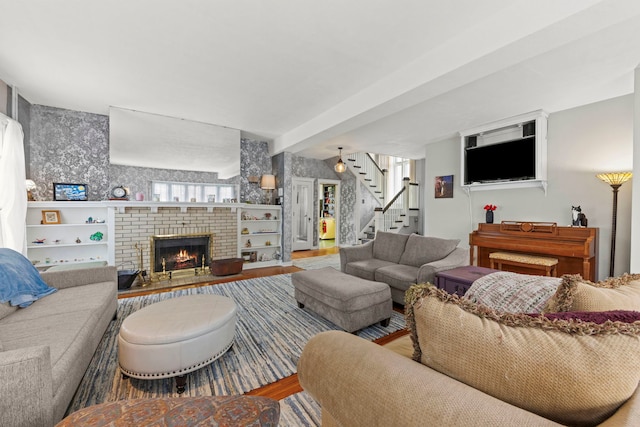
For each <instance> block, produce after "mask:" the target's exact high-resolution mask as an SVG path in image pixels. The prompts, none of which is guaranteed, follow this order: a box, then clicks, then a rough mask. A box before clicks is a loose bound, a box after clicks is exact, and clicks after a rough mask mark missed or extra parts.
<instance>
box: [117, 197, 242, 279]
mask: <svg viewBox="0 0 640 427" xmlns="http://www.w3.org/2000/svg"><path fill="white" fill-rule="evenodd" d="M237 230H238V214H237V211H236V209H235V208H231V207H213V208H212V207H196V206H194V207H149V206H140V207H136V206H126V207H123V208H120V209H118V210H116V213H115V227H114V233H115V239H114V240H115V242H114V246H115V265H116V266H125V268H130V267H132V266H135V268H142V269H144V270H147V272H149V273H152V272H153V271H154V270H155V269H156V268H157V263H156V262H154V260H153V258H152V253H151V252H152V247H151V245H152V244H153V241H152V236H168V235H185V236H186V235H191V236H193V235H207V236H210V238H211V240H212V242H210V246H209V248H210V249H209V252H210V253H209V254H208V255H207V254H205V257H206V258H210V259H214V260H215V259H224V258H235V257H237V256H238V255H237V254H238V234H237ZM141 253H142V264H143V265H139V264H140V254H141ZM183 256H184V258H186V259H187V260H186V261H185V263H192V262H194V261H188V259H190V258H192V257H193V255H192V254H188V255H183ZM166 258H167V257H165V263H166V262H167V260H166ZM198 258H200V259H198V260H197V261H196V262H197V267H201V265H200V264H201V262H202V261H201V260H202V254H200V255H198ZM208 262H209V259H206V263H207V264H208ZM185 265H186V264H185ZM160 271H162V266H160ZM167 271H169V269H167Z"/></svg>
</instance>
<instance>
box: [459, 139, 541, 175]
mask: <svg viewBox="0 0 640 427" xmlns="http://www.w3.org/2000/svg"><path fill="white" fill-rule="evenodd" d="M530 179H536V138H535V136H531V137H529V138H522V139H518V140H515V141H506V142H500V143H497V144H491V145H484V146H478V147H468V148H465V163H464V184H465V185H469V184H473V183H491V182H505V181H522V180H530Z"/></svg>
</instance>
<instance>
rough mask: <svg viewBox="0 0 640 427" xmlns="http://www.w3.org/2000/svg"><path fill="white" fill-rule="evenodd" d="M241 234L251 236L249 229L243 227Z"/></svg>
mask: <svg viewBox="0 0 640 427" xmlns="http://www.w3.org/2000/svg"><path fill="white" fill-rule="evenodd" d="M240 234H249V229H248V228H247V227H243V228H242V231H241V232H240Z"/></svg>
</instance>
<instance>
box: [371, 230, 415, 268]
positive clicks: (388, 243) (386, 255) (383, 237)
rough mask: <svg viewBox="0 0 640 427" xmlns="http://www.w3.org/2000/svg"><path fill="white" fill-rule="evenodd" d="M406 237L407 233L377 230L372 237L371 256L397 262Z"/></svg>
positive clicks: (405, 242)
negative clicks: (373, 237)
mask: <svg viewBox="0 0 640 427" xmlns="http://www.w3.org/2000/svg"><path fill="white" fill-rule="evenodd" d="M408 238H409V236H408V235H407V234H398V233H388V232H384V231H378V232H377V233H376V238H375V239H373V257H374V258H377V259H381V260H383V261H389V262H395V263H396V264H397V263H398V262H399V261H400V256H402V252H403V251H404V246H405V245H406V244H407V239H408Z"/></svg>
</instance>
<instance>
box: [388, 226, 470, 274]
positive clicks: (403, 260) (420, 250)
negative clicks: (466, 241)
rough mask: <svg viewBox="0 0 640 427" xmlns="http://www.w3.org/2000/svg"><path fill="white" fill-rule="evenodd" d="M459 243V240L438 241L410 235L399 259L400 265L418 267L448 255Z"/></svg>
mask: <svg viewBox="0 0 640 427" xmlns="http://www.w3.org/2000/svg"><path fill="white" fill-rule="evenodd" d="M458 243H460V240H459V239H440V238H438V237H428V236H420V235H418V234H411V235H410V236H409V239H408V240H407V244H406V246H405V247H404V252H402V257H400V264H404V265H412V266H414V267H420V266H422V265H424V264H427V263H429V262H433V261H437V260H439V259H442V258H444V257H446V256H447V255H449V254H450V253H451V252H453V250H454V249H455V248H456V246H458Z"/></svg>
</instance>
